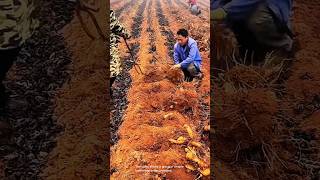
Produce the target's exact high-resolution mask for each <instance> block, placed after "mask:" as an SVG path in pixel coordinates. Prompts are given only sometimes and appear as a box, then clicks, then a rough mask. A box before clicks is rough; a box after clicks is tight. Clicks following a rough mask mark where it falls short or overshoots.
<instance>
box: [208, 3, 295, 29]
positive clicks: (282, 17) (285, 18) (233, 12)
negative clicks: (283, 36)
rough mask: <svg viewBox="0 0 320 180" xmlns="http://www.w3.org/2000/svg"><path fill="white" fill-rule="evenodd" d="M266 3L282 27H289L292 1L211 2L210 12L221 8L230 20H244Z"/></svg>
mask: <svg viewBox="0 0 320 180" xmlns="http://www.w3.org/2000/svg"><path fill="white" fill-rule="evenodd" d="M263 2H266V3H267V5H268V6H269V8H270V9H271V11H272V12H273V13H274V14H275V15H276V17H277V19H278V20H279V22H280V23H281V24H282V25H288V26H289V27H290V25H289V18H290V15H291V14H290V12H291V9H292V4H293V3H292V0H231V1H230V0H211V5H210V8H211V10H214V9H217V8H219V7H222V8H223V9H224V10H225V11H226V12H227V14H228V15H227V17H228V19H230V20H244V19H246V18H247V17H248V15H250V13H251V12H252V11H254V10H255V8H256V7H257V6H258V5H259V4H260V3H263Z"/></svg>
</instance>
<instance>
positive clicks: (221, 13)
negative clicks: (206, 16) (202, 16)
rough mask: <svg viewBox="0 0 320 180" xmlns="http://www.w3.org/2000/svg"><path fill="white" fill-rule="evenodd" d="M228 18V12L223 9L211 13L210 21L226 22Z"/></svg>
mask: <svg viewBox="0 0 320 180" xmlns="http://www.w3.org/2000/svg"><path fill="white" fill-rule="evenodd" d="M226 17H227V12H226V11H225V10H224V9H222V8H218V9H216V10H213V11H211V13H210V19H211V20H214V21H221V20H224V19H225V18H226Z"/></svg>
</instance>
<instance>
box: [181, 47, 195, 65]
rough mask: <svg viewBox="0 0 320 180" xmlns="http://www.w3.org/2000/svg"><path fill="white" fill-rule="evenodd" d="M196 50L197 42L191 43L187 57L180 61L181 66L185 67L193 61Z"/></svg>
mask: <svg viewBox="0 0 320 180" xmlns="http://www.w3.org/2000/svg"><path fill="white" fill-rule="evenodd" d="M197 51H198V46H197V43H192V44H191V47H190V51H189V55H188V57H187V58H186V59H185V60H183V61H182V62H181V63H180V64H181V67H182V68H187V67H188V65H189V64H190V63H192V62H193V61H194V59H195V57H196V53H197Z"/></svg>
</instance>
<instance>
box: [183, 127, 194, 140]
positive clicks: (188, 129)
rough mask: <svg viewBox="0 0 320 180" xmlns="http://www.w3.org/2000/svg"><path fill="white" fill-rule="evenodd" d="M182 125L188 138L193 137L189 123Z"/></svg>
mask: <svg viewBox="0 0 320 180" xmlns="http://www.w3.org/2000/svg"><path fill="white" fill-rule="evenodd" d="M183 127H184V128H186V130H187V132H188V134H189V136H190V138H191V139H193V138H194V134H193V131H192V129H191V127H190V126H189V125H187V124H185V125H183Z"/></svg>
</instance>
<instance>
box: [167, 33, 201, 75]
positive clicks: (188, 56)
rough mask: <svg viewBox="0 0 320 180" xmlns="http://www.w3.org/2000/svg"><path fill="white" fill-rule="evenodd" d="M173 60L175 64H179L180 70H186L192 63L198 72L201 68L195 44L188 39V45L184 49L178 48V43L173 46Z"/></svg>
mask: <svg viewBox="0 0 320 180" xmlns="http://www.w3.org/2000/svg"><path fill="white" fill-rule="evenodd" d="M173 58H174V63H175V64H179V63H181V68H182V69H187V68H188V66H189V64H190V63H192V62H193V63H194V65H195V66H196V67H197V68H198V69H199V70H200V68H201V61H202V59H201V56H200V52H199V49H198V46H197V42H196V41H195V40H194V39H192V38H190V37H189V39H188V44H187V45H186V46H185V47H182V46H180V44H179V43H176V44H175V45H174V53H173Z"/></svg>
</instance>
